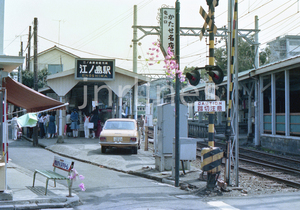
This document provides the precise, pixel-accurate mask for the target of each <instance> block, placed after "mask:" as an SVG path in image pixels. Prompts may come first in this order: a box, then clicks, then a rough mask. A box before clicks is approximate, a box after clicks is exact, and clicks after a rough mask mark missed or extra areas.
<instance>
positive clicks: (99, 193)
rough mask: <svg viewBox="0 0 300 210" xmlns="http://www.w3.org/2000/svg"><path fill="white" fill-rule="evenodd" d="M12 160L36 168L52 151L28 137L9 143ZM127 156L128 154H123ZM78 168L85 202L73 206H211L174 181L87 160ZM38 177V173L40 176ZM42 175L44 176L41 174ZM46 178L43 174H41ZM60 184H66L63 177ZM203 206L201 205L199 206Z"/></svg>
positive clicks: (47, 165) (46, 166)
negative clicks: (174, 183)
mask: <svg viewBox="0 0 300 210" xmlns="http://www.w3.org/2000/svg"><path fill="white" fill-rule="evenodd" d="M9 149H10V150H9V152H10V154H9V155H10V158H11V159H12V161H13V163H15V164H18V165H22V166H23V167H24V168H27V169H29V170H30V171H34V169H36V168H40V169H50V168H51V164H52V160H53V153H52V152H50V151H48V150H45V149H42V148H39V147H32V143H31V142H28V141H26V140H18V141H14V142H10V144H9ZM124 156H125V157H124V158H126V154H124ZM75 169H76V170H77V171H78V172H79V174H82V175H84V176H85V179H84V184H85V186H86V191H85V192H82V191H81V190H80V188H79V187H78V188H76V187H75V186H76V184H80V182H79V181H76V182H75V183H74V185H73V189H74V190H75V191H76V194H77V195H78V196H79V197H80V199H81V200H82V203H83V205H81V206H77V207H74V209H124V210H126V209H210V208H211V207H209V205H207V204H205V203H203V202H202V201H201V198H200V197H198V196H194V195H191V194H189V193H188V192H186V191H183V190H180V189H178V188H175V187H173V186H171V185H167V184H162V183H159V182H156V181H153V180H149V179H145V178H141V177H137V176H133V175H129V174H126V173H121V172H117V171H114V170H109V169H105V168H100V167H98V166H94V165H91V164H87V163H81V162H79V161H76V162H75ZM37 178H38V177H37ZM41 178H42V177H41ZM42 179H43V178H42ZM60 183H61V184H66V182H65V181H61V182H60ZM199 207H200V208H199Z"/></svg>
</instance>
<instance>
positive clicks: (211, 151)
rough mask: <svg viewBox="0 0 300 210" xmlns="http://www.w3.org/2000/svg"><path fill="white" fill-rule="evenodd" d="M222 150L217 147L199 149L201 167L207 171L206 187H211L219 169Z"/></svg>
mask: <svg viewBox="0 0 300 210" xmlns="http://www.w3.org/2000/svg"><path fill="white" fill-rule="evenodd" d="M222 158H223V151H222V150H221V149H220V148H219V147H206V148H203V149H202V150H201V168H202V170H203V171H206V172H207V188H208V189H212V188H214V186H215V183H216V175H218V174H219V173H220V171H221V163H222Z"/></svg>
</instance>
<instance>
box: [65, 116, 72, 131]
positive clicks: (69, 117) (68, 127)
mask: <svg viewBox="0 0 300 210" xmlns="http://www.w3.org/2000/svg"><path fill="white" fill-rule="evenodd" d="M71 123H72V121H71V113H70V111H67V115H66V126H67V130H66V135H67V136H68V137H71V135H72V134H71V133H72V130H71Z"/></svg>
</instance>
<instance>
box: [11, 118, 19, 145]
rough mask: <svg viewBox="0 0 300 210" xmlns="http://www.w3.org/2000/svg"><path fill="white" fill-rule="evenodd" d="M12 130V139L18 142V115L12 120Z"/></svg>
mask: <svg viewBox="0 0 300 210" xmlns="http://www.w3.org/2000/svg"><path fill="white" fill-rule="evenodd" d="M11 130H12V139H13V140H17V138H18V121H17V115H16V114H13V118H12V119H11Z"/></svg>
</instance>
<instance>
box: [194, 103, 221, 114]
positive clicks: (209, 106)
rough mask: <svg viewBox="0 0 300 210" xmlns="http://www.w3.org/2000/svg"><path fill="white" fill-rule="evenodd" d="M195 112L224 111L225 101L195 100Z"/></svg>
mask: <svg viewBox="0 0 300 210" xmlns="http://www.w3.org/2000/svg"><path fill="white" fill-rule="evenodd" d="M194 110H195V112H225V111H226V110H225V101H196V102H195V103H194Z"/></svg>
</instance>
